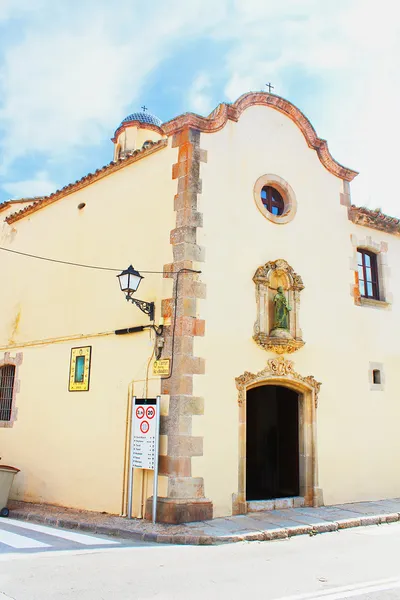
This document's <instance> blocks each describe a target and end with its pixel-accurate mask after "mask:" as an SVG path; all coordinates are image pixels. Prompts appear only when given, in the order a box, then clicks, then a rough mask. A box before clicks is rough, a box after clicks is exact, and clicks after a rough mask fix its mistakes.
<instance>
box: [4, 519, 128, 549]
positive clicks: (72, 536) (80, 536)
mask: <svg viewBox="0 0 400 600" xmlns="http://www.w3.org/2000/svg"><path fill="white" fill-rule="evenodd" d="M7 523H9V524H10V525H12V526H13V527H20V528H21V529H28V530H30V531H37V532H38V533H45V534H46V535H51V536H53V537H58V538H62V539H64V540H69V541H70V542H77V543H78V544H83V545H84V546H104V545H115V544H118V543H119V542H118V541H114V540H105V539H102V538H98V537H94V536H92V535H86V534H84V533H75V532H74V531H64V530H63V529H53V528H52V527H46V526H45V525H36V523H27V522H25V521H17V520H16V519H7ZM0 541H1V540H0Z"/></svg>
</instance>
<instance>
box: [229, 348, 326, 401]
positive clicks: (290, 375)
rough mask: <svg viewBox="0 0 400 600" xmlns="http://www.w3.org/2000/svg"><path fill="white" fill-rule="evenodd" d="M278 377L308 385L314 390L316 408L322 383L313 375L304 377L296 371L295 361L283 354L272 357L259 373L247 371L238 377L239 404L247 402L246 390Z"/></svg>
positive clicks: (298, 384) (289, 381)
mask: <svg viewBox="0 0 400 600" xmlns="http://www.w3.org/2000/svg"><path fill="white" fill-rule="evenodd" d="M277 378H279V379H282V380H284V382H285V383H289V384H290V383H295V384H296V385H297V386H298V387H299V386H300V387H301V386H302V385H304V386H306V387H308V388H309V389H310V390H311V391H312V394H313V400H314V405H315V408H317V406H318V393H319V390H320V387H321V383H320V382H319V381H317V380H316V379H315V378H314V376H313V375H307V377H304V376H303V375H300V374H299V373H296V371H295V370H294V368H293V361H292V360H287V359H285V358H284V357H283V356H278V357H276V358H270V359H269V361H268V362H267V366H266V367H265V368H264V369H263V370H262V371H260V372H259V373H250V372H249V371H245V372H244V373H243V375H240V377H236V379H235V381H236V387H237V390H238V392H239V397H238V403H239V406H242V404H243V403H244V402H245V399H246V392H247V390H248V389H249V388H251V387H254V386H256V385H260V384H264V383H267V382H268V381H269V380H270V379H274V380H276V379H277Z"/></svg>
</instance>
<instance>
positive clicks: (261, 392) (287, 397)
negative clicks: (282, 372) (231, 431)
mask: <svg viewBox="0 0 400 600" xmlns="http://www.w3.org/2000/svg"><path fill="white" fill-rule="evenodd" d="M246 410H247V422H246V436H247V440H246V497H247V500H268V499H272V498H284V497H290V496H298V495H299V400H298V394H297V393H296V392H294V391H292V390H290V389H288V388H285V387H283V386H269V385H266V386H262V387H258V388H254V389H252V390H249V391H248V392H247V409H246Z"/></svg>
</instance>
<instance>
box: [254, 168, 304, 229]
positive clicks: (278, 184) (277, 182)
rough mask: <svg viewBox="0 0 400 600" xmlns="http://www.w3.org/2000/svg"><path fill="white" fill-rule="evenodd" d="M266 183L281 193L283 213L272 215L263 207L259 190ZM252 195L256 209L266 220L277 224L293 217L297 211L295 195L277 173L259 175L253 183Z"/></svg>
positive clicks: (286, 221)
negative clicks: (283, 206)
mask: <svg viewBox="0 0 400 600" xmlns="http://www.w3.org/2000/svg"><path fill="white" fill-rule="evenodd" d="M267 185H268V186H271V187H273V188H275V189H277V190H278V192H279V193H280V194H281V196H282V198H283V201H284V205H285V208H284V211H283V214H281V215H273V214H272V213H270V212H269V211H268V210H267V209H266V208H265V206H264V203H263V201H262V200H261V190H262V189H263V187H265V186H267ZM253 195H254V200H255V203H256V206H257V208H258V210H259V211H260V213H261V214H262V215H263V217H265V218H266V219H268V221H271V222H272V223H276V224H277V225H284V224H286V223H289V222H290V221H292V220H293V219H294V217H295V215H296V211H297V200H296V195H295V193H294V191H293V189H292V187H291V186H290V185H289V184H288V182H287V181H285V180H284V179H282V177H279V175H274V174H272V173H269V174H266V175H261V177H259V178H258V179H257V181H256V183H255V185H254V190H253Z"/></svg>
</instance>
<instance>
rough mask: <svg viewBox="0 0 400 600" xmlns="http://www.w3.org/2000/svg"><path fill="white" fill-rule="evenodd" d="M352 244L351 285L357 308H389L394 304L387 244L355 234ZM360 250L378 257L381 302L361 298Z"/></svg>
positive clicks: (351, 292) (351, 293) (352, 236)
mask: <svg viewBox="0 0 400 600" xmlns="http://www.w3.org/2000/svg"><path fill="white" fill-rule="evenodd" d="M351 243H352V246H353V256H352V257H351V260H350V269H351V270H352V271H353V278H354V283H352V284H351V288H350V295H351V296H352V297H353V299H354V304H355V305H356V306H369V307H372V308H381V309H382V308H389V307H390V306H391V304H392V300H393V296H392V294H391V293H390V291H389V289H388V282H389V267H388V262H387V253H388V244H387V242H382V241H379V242H378V241H375V240H373V239H372V237H371V236H370V235H368V236H366V237H365V238H358V237H357V236H356V235H355V234H352V235H351ZM359 248H361V249H362V250H368V251H369V252H373V253H374V254H375V255H376V263H377V270H378V288H379V300H377V299H375V298H364V297H362V296H361V293H360V288H359V282H358V258H357V252H358V249H359Z"/></svg>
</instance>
